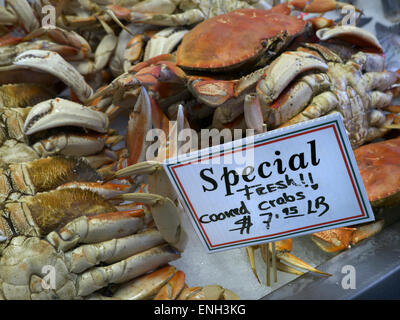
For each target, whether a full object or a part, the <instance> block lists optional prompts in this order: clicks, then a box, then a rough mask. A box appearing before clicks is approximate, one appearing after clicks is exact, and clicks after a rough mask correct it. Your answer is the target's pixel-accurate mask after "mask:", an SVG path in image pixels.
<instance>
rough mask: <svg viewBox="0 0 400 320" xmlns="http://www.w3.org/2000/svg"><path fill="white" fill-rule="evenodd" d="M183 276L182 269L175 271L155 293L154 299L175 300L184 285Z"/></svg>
mask: <svg viewBox="0 0 400 320" xmlns="http://www.w3.org/2000/svg"><path fill="white" fill-rule="evenodd" d="M185 278H186V277H185V274H184V273H183V272H182V271H180V270H179V271H177V272H176V273H175V274H174V276H173V277H172V278H171V279H170V280H168V282H167V283H166V284H165V285H164V286H163V287H162V288H161V290H160V291H159V292H158V293H157V295H156V296H155V297H154V300H175V299H176V298H177V297H178V296H179V294H180V293H181V292H182V290H183V288H184V286H185Z"/></svg>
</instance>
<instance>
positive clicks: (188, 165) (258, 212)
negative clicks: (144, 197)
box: [164, 114, 374, 252]
mask: <svg viewBox="0 0 400 320" xmlns="http://www.w3.org/2000/svg"><path fill="white" fill-rule="evenodd" d="M164 169H165V171H166V173H167V175H168V176H169V178H170V180H171V183H172V185H173V186H174V188H175V190H176V192H177V194H178V195H179V198H180V200H181V202H182V204H184V205H185V207H186V209H187V212H188V214H189V215H190V218H191V221H192V224H193V226H194V229H195V230H196V232H197V234H198V236H199V238H200V239H201V241H202V243H203V244H204V246H205V247H206V249H207V250H208V251H209V252H216V251H219V250H227V249H232V248H236V247H242V246H249V245H256V244H259V243H264V242H270V241H276V240H279V239H285V238H292V237H296V236H300V235H304V234H308V233H313V232H317V231H322V230H327V229H332V228H337V227H342V226H349V225H354V224H358V223H364V222H368V221H373V220H374V215H373V212H372V209H371V206H370V204H369V201H368V197H367V195H366V192H365V189H364V186H363V183H362V180H361V177H360V174H359V171H358V168H357V164H356V161H355V158H354V155H353V152H352V149H351V146H350V142H349V140H348V138H347V135H346V132H345V128H344V125H343V121H342V119H341V117H340V115H338V114H333V115H329V116H326V117H323V118H319V119H316V120H313V121H307V122H304V123H301V124H298V125H295V126H291V127H287V128H283V129H279V130H274V131H271V132H266V133H263V134H259V135H256V136H253V137H249V138H245V139H242V140H236V141H233V142H230V143H226V144H223V145H220V146H216V147H212V148H208V149H203V150H200V151H197V152H192V153H190V154H187V155H180V156H178V157H176V158H173V159H169V160H167V161H166V162H165V163H164Z"/></svg>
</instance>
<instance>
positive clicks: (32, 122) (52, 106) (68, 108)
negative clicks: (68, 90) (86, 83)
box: [24, 98, 109, 135]
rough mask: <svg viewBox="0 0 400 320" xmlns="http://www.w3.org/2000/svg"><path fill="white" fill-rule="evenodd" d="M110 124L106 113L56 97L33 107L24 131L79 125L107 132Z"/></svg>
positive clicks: (32, 131)
mask: <svg viewBox="0 0 400 320" xmlns="http://www.w3.org/2000/svg"><path fill="white" fill-rule="evenodd" d="M108 124H109V121H108V118H107V116H106V115H105V114H104V113H102V112H99V111H95V110H92V109H90V108H88V107H85V106H83V105H81V104H79V103H75V102H72V101H69V100H64V99H60V98H56V99H50V100H47V101H44V102H41V103H38V104H37V105H35V106H34V107H33V108H32V109H31V111H30V112H29V114H28V117H27V118H26V120H25V124H24V133H25V134H26V135H31V134H34V133H36V132H39V131H42V130H46V129H50V128H56V127H60V126H79V127H82V128H86V129H91V130H94V131H96V132H100V133H106V132H107V130H108Z"/></svg>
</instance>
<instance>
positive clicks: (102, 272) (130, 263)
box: [77, 245, 179, 296]
mask: <svg viewBox="0 0 400 320" xmlns="http://www.w3.org/2000/svg"><path fill="white" fill-rule="evenodd" d="M178 257H179V254H178V253H177V252H176V251H175V249H173V248H172V247H170V246H169V245H161V246H158V247H155V248H151V249H149V250H146V251H144V252H141V253H138V254H136V255H134V256H132V257H129V258H127V259H125V260H122V261H120V262H117V263H114V264H112V265H109V266H105V267H96V268H93V269H90V270H89V271H87V272H85V273H83V274H81V275H79V277H78V279H77V284H78V288H79V291H78V294H79V295H82V296H86V295H89V294H90V293H92V292H94V291H96V290H98V289H101V288H102V287H104V286H105V285H107V284H109V283H122V282H125V281H127V280H130V279H133V278H135V277H137V276H139V275H142V274H143V273H146V272H148V271H151V270H154V269H156V268H158V267H160V266H162V265H165V264H167V263H168V262H170V261H172V260H175V259H177V258H178Z"/></svg>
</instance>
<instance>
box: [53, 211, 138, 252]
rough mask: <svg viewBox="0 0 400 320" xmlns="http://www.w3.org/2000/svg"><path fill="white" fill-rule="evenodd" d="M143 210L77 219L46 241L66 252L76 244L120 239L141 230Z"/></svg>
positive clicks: (108, 213)
mask: <svg viewBox="0 0 400 320" xmlns="http://www.w3.org/2000/svg"><path fill="white" fill-rule="evenodd" d="M143 217H144V211H143V210H140V209H139V210H130V211H117V212H107V213H104V214H98V215H95V216H93V217H87V216H82V217H80V218H77V219H75V220H73V221H71V222H69V223H68V224H66V225H65V226H64V227H63V228H61V229H60V231H59V232H55V231H53V232H51V233H49V234H48V235H47V237H46V239H47V241H49V242H50V243H51V244H53V245H54V246H55V247H56V248H58V249H60V250H63V251H66V250H69V249H71V248H73V247H74V246H75V245H76V244H78V243H95V242H99V241H106V240H109V239H113V238H121V237H124V236H128V235H131V234H134V233H136V232H137V231H139V230H140V229H142V228H143Z"/></svg>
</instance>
